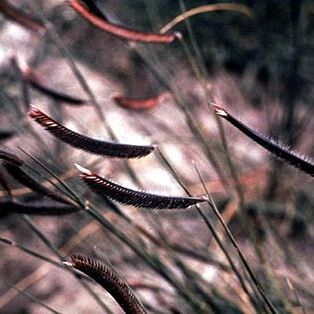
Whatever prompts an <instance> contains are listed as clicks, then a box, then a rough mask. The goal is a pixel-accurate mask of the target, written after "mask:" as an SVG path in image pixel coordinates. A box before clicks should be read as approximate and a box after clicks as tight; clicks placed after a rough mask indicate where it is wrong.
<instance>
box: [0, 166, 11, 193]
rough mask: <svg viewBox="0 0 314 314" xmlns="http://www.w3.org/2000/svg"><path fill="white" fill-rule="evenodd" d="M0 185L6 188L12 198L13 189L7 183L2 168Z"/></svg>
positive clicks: (0, 170)
mask: <svg viewBox="0 0 314 314" xmlns="http://www.w3.org/2000/svg"><path fill="white" fill-rule="evenodd" d="M0 185H1V186H2V187H3V188H4V190H5V191H6V192H7V193H8V196H9V197H10V198H12V193H11V189H10V187H9V185H8V183H7V180H6V178H5V176H4V174H3V173H2V169H1V168H0Z"/></svg>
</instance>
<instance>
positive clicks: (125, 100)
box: [113, 93, 167, 110]
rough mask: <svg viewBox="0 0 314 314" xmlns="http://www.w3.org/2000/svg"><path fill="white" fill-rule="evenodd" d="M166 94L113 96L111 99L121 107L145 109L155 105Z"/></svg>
mask: <svg viewBox="0 0 314 314" xmlns="http://www.w3.org/2000/svg"><path fill="white" fill-rule="evenodd" d="M166 95H167V94H166V93H164V94H161V95H158V96H157V97H151V98H130V97H124V96H115V97H113V100H114V101H115V102H116V103H117V104H118V105H119V106H121V107H124V108H127V109H133V110H147V109H151V108H153V107H155V106H156V105H157V104H158V103H159V102H160V101H161V100H162V99H163V98H164V97H165V96H166Z"/></svg>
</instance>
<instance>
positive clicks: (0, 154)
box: [0, 149, 24, 166]
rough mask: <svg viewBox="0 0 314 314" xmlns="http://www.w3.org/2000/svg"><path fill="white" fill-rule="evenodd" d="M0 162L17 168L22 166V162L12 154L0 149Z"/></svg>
mask: <svg viewBox="0 0 314 314" xmlns="http://www.w3.org/2000/svg"><path fill="white" fill-rule="evenodd" d="M0 160H2V161H6V162H9V163H12V164H15V165H17V166H22V165H23V163H24V161H23V160H22V159H20V158H19V157H17V156H16V155H14V154H11V153H8V152H6V151H4V150H1V149H0Z"/></svg>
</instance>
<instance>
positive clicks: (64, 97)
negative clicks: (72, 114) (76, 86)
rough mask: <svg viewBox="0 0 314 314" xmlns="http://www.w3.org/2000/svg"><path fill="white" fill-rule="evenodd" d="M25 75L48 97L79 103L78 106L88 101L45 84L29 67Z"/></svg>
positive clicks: (27, 79) (28, 80) (32, 84)
mask: <svg viewBox="0 0 314 314" xmlns="http://www.w3.org/2000/svg"><path fill="white" fill-rule="evenodd" d="M23 76H24V79H25V80H26V82H27V83H29V84H30V85H31V86H32V87H33V88H34V89H36V90H37V91H39V92H41V93H42V94H44V95H46V96H48V97H51V98H52V99H54V100H57V101H61V102H64V103H67V104H69V105H77V106H78V105H84V104H86V103H87V101H86V100H84V99H81V98H77V97H74V96H71V95H67V94H64V93H61V92H59V91H56V90H53V89H51V88H49V87H47V86H45V85H43V84H42V83H41V82H40V81H39V79H38V78H37V77H36V75H35V74H34V73H33V72H32V71H31V70H30V69H27V71H24V73H23Z"/></svg>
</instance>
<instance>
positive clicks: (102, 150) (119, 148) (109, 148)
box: [29, 106, 154, 158]
mask: <svg viewBox="0 0 314 314" xmlns="http://www.w3.org/2000/svg"><path fill="white" fill-rule="evenodd" d="M29 116H30V117H31V118H32V119H34V120H35V121H36V122H37V123H39V124H40V125H41V126H43V127H44V128H45V129H46V130H47V131H48V132H49V133H51V134H52V135H54V136H55V137H56V138H58V139H59V140H61V141H63V142H65V143H67V144H69V145H71V146H73V147H76V148H79V149H82V150H85V151H87V152H90V153H93V154H96V155H102V156H109V157H117V158H140V157H144V156H146V155H148V154H149V153H151V152H152V151H153V150H154V146H141V145H128V144H119V143H111V142H105V141H99V140H94V139H92V138H89V137H87V136H84V135H81V134H78V133H76V132H73V131H71V130H69V129H67V128H66V127H64V126H63V125H61V124H59V123H58V122H56V121H54V120H53V119H51V118H50V117H48V116H47V115H46V114H44V113H43V112H41V111H40V110H38V109H37V108H35V107H33V106H31V108H30V111H29Z"/></svg>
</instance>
